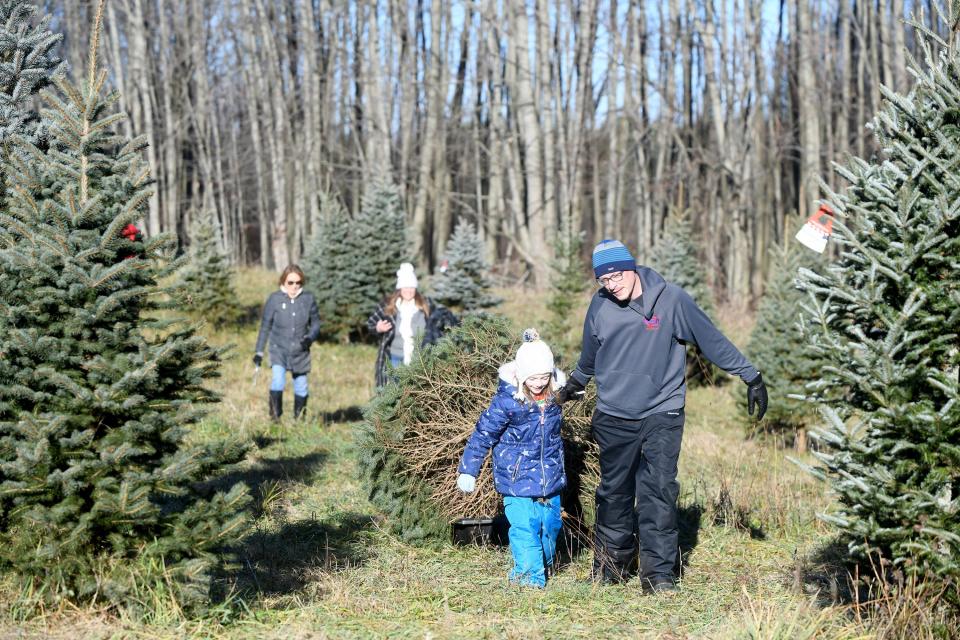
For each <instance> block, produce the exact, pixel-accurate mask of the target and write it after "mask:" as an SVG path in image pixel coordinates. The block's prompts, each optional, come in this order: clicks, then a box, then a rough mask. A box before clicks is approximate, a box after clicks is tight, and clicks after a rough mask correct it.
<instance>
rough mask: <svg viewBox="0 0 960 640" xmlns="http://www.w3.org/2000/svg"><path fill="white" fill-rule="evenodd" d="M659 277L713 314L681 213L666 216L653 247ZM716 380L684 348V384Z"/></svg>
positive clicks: (695, 352) (698, 356) (696, 352)
mask: <svg viewBox="0 0 960 640" xmlns="http://www.w3.org/2000/svg"><path fill="white" fill-rule="evenodd" d="M649 266H651V267H652V268H653V269H654V270H656V271H657V272H658V273H660V275H662V276H663V277H664V278H666V279H667V281H669V282H672V283H674V284H676V285H678V286H680V287H682V288H683V289H684V291H686V292H687V293H689V294H690V297H691V298H693V300H694V302H696V303H697V304H698V305H699V306H700V308H701V309H703V310H704V312H705V313H706V314H707V315H708V316H711V318H712V317H713V315H714V304H713V295H712V294H711V292H710V287H708V286H707V274H706V270H705V269H704V268H703V263H702V262H701V260H700V251H699V247H697V244H696V242H695V241H694V238H693V225H692V224H691V223H690V219H689V218H688V217H687V215H686V214H685V213H682V212H674V213H672V214H671V215H670V216H668V217H667V220H666V222H665V224H664V226H663V236H662V237H661V238H660V242H659V243H658V244H657V245H656V246H655V247H654V248H653V252H652V253H651V255H650V264H649ZM718 379H720V374H719V372H718V371H717V368H716V367H715V366H714V365H713V364H712V363H711V362H710V361H709V360H707V359H706V358H704V357H703V354H702V353H700V349H698V348H697V347H694V346H692V345H691V346H690V347H688V348H687V383H688V384H701V383H706V384H714V383H716V382H717V380H718Z"/></svg>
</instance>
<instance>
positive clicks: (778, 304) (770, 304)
mask: <svg viewBox="0 0 960 640" xmlns="http://www.w3.org/2000/svg"><path fill="white" fill-rule="evenodd" d="M770 258H771V264H770V275H769V276H768V278H767V282H766V287H765V288H764V291H763V297H762V298H761V299H760V305H759V307H758V308H757V319H756V324H755V325H754V329H753V333H752V334H751V335H750V343H749V344H748V346H747V351H746V352H747V354H748V355H749V358H750V361H751V362H760V363H763V365H762V366H763V380H764V382H766V384H767V387H769V388H770V389H773V390H775V392H773V393H771V394H770V404H769V406H768V408H767V414H766V418H765V419H764V420H763V422H761V423H755V424H751V426H750V427H749V428H751V429H756V428H757V427H758V425H759V427H761V428H763V429H767V430H774V431H786V432H790V431H798V432H799V431H800V430H802V429H805V428H806V427H808V426H810V425H811V424H812V422H813V421H814V420H815V418H816V415H817V414H816V410H815V409H814V407H813V405H811V404H810V403H809V402H806V401H804V400H802V399H798V398H797V397H796V396H802V395H804V394H805V393H806V389H805V385H806V383H807V382H809V381H810V380H813V379H815V378H816V377H817V376H818V375H819V374H820V368H821V366H822V363H821V362H819V361H818V359H817V358H816V356H815V354H813V353H811V352H810V350H809V349H808V348H807V337H806V335H805V332H804V326H803V309H802V306H803V302H804V300H805V298H806V296H805V294H804V292H803V290H802V289H800V287H799V286H798V283H797V278H798V276H799V270H800V269H801V268H802V267H803V268H808V269H809V268H814V267H816V266H817V265H818V264H820V263H822V259H820V257H819V255H818V254H816V253H814V252H813V251H810V250H809V249H807V248H805V247H804V246H802V245H801V244H800V243H798V242H796V241H794V240H793V239H790V240H787V242H786V243H785V244H784V246H782V247H779V246H778V247H773V248H772V249H771V250H770Z"/></svg>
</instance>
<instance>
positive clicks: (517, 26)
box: [508, 2, 550, 285]
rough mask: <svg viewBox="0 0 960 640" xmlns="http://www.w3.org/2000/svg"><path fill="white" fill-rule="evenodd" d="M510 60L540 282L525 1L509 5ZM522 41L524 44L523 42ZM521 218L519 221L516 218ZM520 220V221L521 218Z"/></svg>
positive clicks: (538, 153)
mask: <svg viewBox="0 0 960 640" xmlns="http://www.w3.org/2000/svg"><path fill="white" fill-rule="evenodd" d="M509 19H510V36H511V37H510V40H509V42H508V47H509V50H510V51H511V55H510V60H512V61H513V64H514V65H515V66H516V75H515V81H514V82H513V83H512V84H511V85H510V89H511V93H512V94H513V95H515V96H516V106H515V109H516V114H517V121H516V124H517V134H518V135H517V141H518V143H519V149H518V153H519V154H520V158H521V159H522V162H523V178H524V184H525V188H524V193H525V194H526V197H525V201H524V214H525V221H524V222H525V225H526V233H525V234H524V235H525V236H526V237H528V238H529V243H528V244H527V245H526V246H525V247H524V250H525V251H526V253H528V254H531V255H533V256H536V257H537V259H536V260H532V261H530V264H529V265H528V266H529V267H530V270H531V271H532V273H533V281H534V283H535V284H537V285H543V284H545V283H546V282H547V279H548V278H549V270H548V263H547V261H546V260H544V259H543V258H547V259H549V256H550V249H549V246H548V245H547V236H546V224H547V221H546V220H545V219H544V209H543V200H544V198H543V158H542V153H543V152H542V148H541V146H542V144H543V134H542V131H541V129H540V121H539V119H538V118H537V113H536V108H535V106H534V78H533V73H532V72H531V69H530V51H531V50H535V49H536V43H535V42H531V40H530V37H529V28H528V21H527V9H526V6H525V4H524V3H522V2H517V3H513V4H512V5H511V7H510V15H509ZM524 45H525V46H524ZM518 222H520V221H518ZM520 223H521V224H523V222H520Z"/></svg>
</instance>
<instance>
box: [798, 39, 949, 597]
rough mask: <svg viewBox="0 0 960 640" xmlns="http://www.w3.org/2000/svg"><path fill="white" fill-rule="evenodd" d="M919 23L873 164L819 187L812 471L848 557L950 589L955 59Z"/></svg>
mask: <svg viewBox="0 0 960 640" xmlns="http://www.w3.org/2000/svg"><path fill="white" fill-rule="evenodd" d="M913 26H914V27H915V28H916V29H917V32H918V38H919V41H918V44H919V45H920V48H921V52H922V54H923V57H922V60H923V63H921V64H918V63H916V62H913V61H912V62H911V66H912V72H913V74H914V75H915V77H916V84H915V86H914V88H913V89H912V90H911V91H910V93H909V94H908V95H905V96H904V95H897V94H894V93H892V92H890V91H887V90H884V97H885V100H884V103H883V106H882V108H881V110H880V111H879V113H878V114H877V116H876V117H875V119H874V121H873V123H872V128H873V130H874V132H875V135H876V136H877V139H878V142H879V145H878V146H879V148H880V149H881V150H882V153H881V155H880V157H879V158H878V159H876V160H874V161H866V160H862V159H852V160H851V161H850V162H849V163H847V164H846V165H845V166H842V167H837V171H838V173H839V174H840V175H841V176H842V177H843V178H844V179H845V181H846V182H847V187H846V188H845V189H844V190H843V191H842V192H841V193H833V192H830V191H829V190H827V193H828V200H829V202H830V204H831V205H833V209H834V211H835V212H836V219H835V222H834V235H833V241H834V242H835V243H836V244H837V246H838V249H839V258H838V259H837V260H835V261H834V262H833V263H832V264H831V265H830V266H829V267H828V268H827V269H825V270H823V271H822V272H820V273H815V272H813V271H803V272H802V275H803V283H804V286H805V287H806V288H807V289H808V290H809V291H810V292H811V302H810V304H809V314H810V316H811V318H810V325H811V341H812V348H814V349H815V351H816V352H817V354H818V355H819V357H821V358H822V359H823V360H824V361H825V362H826V363H827V364H825V365H824V366H823V367H822V370H821V371H822V373H821V376H820V378H819V380H817V382H816V385H815V393H814V397H815V399H817V400H818V401H819V403H820V406H821V409H822V410H823V412H824V414H825V416H826V418H827V422H826V424H825V425H824V426H823V428H822V429H821V430H819V431H817V432H815V433H814V434H813V435H814V436H815V437H816V438H817V439H818V440H819V441H820V442H821V443H822V445H823V450H822V451H820V452H817V454H816V456H817V458H818V460H819V465H818V466H816V467H815V468H813V469H812V471H813V472H814V473H815V474H816V475H817V476H818V477H820V478H823V479H824V480H826V481H828V482H829V484H830V486H831V489H832V490H833V492H834V493H835V494H836V496H837V498H838V502H839V504H838V507H837V508H836V510H835V511H833V512H832V513H830V514H829V515H826V516H824V518H825V519H826V520H827V521H828V522H831V523H833V524H834V525H836V526H837V527H838V528H839V529H840V531H841V533H842V534H843V536H844V537H845V538H846V539H847V540H848V541H849V549H850V551H851V552H852V553H853V554H855V555H858V556H862V555H864V554H867V553H871V552H879V553H881V554H882V555H883V556H884V557H885V558H887V559H890V560H892V561H893V562H894V563H895V564H896V565H898V566H899V567H900V568H902V569H903V570H904V571H905V572H906V573H908V574H912V575H917V576H929V575H933V576H939V577H940V578H944V579H947V580H953V581H954V582H956V580H958V579H960V389H958V380H957V377H958V363H960V354H958V348H957V344H958V328H960V305H958V302H960V294H958V291H960V261H958V256H960V51H958V49H957V47H956V46H955V44H954V45H948V44H947V43H944V42H943V41H942V40H940V39H939V37H938V36H936V35H935V34H933V33H931V32H930V30H929V29H928V28H926V27H925V26H923V25H921V24H918V23H916V22H914V23H913ZM935 43H936V45H937V48H938V51H937V52H936V53H935V52H934V46H935ZM950 593H954V594H955V593H956V591H955V590H951V591H950Z"/></svg>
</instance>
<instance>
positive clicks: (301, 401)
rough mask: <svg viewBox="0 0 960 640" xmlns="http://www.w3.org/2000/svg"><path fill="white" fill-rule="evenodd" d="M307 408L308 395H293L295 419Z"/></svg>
mask: <svg viewBox="0 0 960 640" xmlns="http://www.w3.org/2000/svg"><path fill="white" fill-rule="evenodd" d="M306 408H307V396H298V395H295V396H293V419H294V420H296V419H297V418H299V417H300V415H301V414H303V412H304V411H305V410H306Z"/></svg>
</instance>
